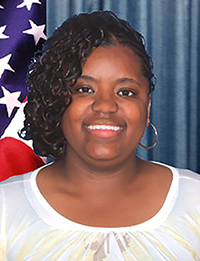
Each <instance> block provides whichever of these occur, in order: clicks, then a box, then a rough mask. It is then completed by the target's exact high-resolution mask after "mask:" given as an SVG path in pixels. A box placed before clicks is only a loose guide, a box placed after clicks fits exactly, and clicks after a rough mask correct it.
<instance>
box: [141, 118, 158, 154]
mask: <svg viewBox="0 0 200 261" xmlns="http://www.w3.org/2000/svg"><path fill="white" fill-rule="evenodd" d="M149 125H150V126H151V127H152V128H153V130H154V133H155V136H156V137H155V142H154V144H153V145H151V146H145V145H143V144H142V143H139V145H140V146H141V147H142V148H144V149H146V150H149V149H152V148H154V147H155V146H156V144H157V141H158V132H157V129H156V127H155V126H154V125H153V124H152V123H151V122H149Z"/></svg>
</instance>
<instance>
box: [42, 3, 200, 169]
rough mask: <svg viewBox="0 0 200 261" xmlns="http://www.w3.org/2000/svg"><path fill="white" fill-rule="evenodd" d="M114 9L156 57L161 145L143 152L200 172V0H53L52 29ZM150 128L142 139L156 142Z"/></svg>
mask: <svg viewBox="0 0 200 261" xmlns="http://www.w3.org/2000/svg"><path fill="white" fill-rule="evenodd" d="M94 10H111V11H113V12H115V13H116V14H117V15H118V16H119V17H120V18H123V19H126V20H128V21H129V23H130V24H131V25H132V26H133V28H135V29H136V30H138V31H139V32H141V33H142V34H143V35H144V37H145V39H146V46H147V50H148V52H149V54H150V55H151V57H152V59H153V63H154V73H155V75H156V89H155V91H154V92H153V94H152V110H151V121H152V122H153V124H154V125H155V126H156V127H157V129H158V132H159V140H158V144H157V146H156V147H155V148H154V149H152V150H149V151H146V150H144V149H142V148H138V150H137V153H138V155H139V156H140V157H142V158H144V159H147V160H156V161H157V160H158V161H161V162H164V163H168V164H171V165H175V166H177V167H180V168H189V169H192V170H194V171H198V172H200V141H199V135H200V115H199V110H200V105H199V100H200V88H199V86H200V48H199V46H200V1H199V0H167V1H166V0H152V1H149V0H123V1H122V0H121V1H120V0H104V1H103V0H57V1H53V0H48V1H47V23H48V26H47V27H48V30H47V31H48V35H51V33H52V32H53V31H54V29H55V28H56V27H58V26H59V25H60V24H61V23H62V22H63V21H64V20H66V19H67V18H68V17H70V16H71V15H73V14H77V13H80V12H92V11H94ZM154 138H155V137H154V134H153V131H152V130H151V128H147V130H146V133H145V135H144V138H143V140H142V142H143V143H144V144H145V145H151V144H152V143H153V142H154Z"/></svg>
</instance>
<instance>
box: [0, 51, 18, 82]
mask: <svg viewBox="0 0 200 261" xmlns="http://www.w3.org/2000/svg"><path fill="white" fill-rule="evenodd" d="M11 56H12V54H11V53H10V54H8V55H6V56H4V57H3V58H1V59H0V78H1V76H2V74H3V72H4V70H9V71H11V72H15V71H14V70H13V68H12V67H11V66H10V65H9V64H8V63H9V60H10V58H11Z"/></svg>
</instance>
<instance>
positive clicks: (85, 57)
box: [0, 11, 200, 261]
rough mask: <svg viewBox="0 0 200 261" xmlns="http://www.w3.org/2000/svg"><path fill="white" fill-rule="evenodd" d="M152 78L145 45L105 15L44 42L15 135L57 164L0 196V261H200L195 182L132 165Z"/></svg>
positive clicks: (71, 24)
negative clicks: (26, 138)
mask: <svg viewBox="0 0 200 261" xmlns="http://www.w3.org/2000/svg"><path fill="white" fill-rule="evenodd" d="M153 78H154V75H153V72H152V63H151V59H150V57H149V56H148V54H147V53H146V50H145V46H144V43H143V38H142V36H141V35H140V34H139V33H138V32H136V31H135V30H134V29H132V28H131V27H130V25H129V24H128V23H127V22H126V21H124V20H121V19H119V18H117V17H116V16H115V15H114V14H113V13H111V12H107V11H106V12H94V13H91V14H80V15H78V16H74V17H72V18H70V19H68V20H67V21H65V22H64V23H63V25H61V27H60V28H58V29H57V30H56V31H55V33H54V34H53V35H52V37H50V38H49V39H48V40H47V42H46V43H45V45H44V48H43V50H42V52H41V54H37V56H36V59H35V63H34V64H33V65H32V68H31V70H30V75H29V85H30V92H29V101H28V104H27V106H26V108H25V113H26V120H25V127H24V129H23V130H22V131H23V132H26V133H27V134H28V136H29V137H30V138H32V139H33V141H34V145H35V146H36V147H37V148H39V150H40V151H41V155H45V156H50V157H52V158H54V159H55V161H54V163H52V164H49V165H48V166H45V167H43V168H40V169H37V170H35V171H34V172H31V173H28V174H26V175H22V176H18V177H13V178H11V179H10V180H8V181H5V182H3V183H2V184H1V186H0V192H1V197H0V260H20V261H21V260H37V261H38V260H39V261H40V260H41V261H42V260H60V261H62V260H63V261H66V260H70V261H71V260H72V261H73V260H74V261H75V260H76V261H77V260H94V261H95V260H96V261H101V260H102V261H103V260H112V261H121V260H145V261H148V260H181V261H184V260H185V261H186V260H187V261H189V260H200V225H199V224H200V191H199V185H200V178H199V176H198V175H197V174H195V173H193V172H191V171H188V170H179V169H176V168H174V167H171V166H167V165H164V164H162V163H156V162H147V161H144V160H142V159H139V158H138V157H137V156H136V153H135V151H136V148H137V146H138V145H139V144H140V141H141V139H142V136H143V134H144V131H145V129H146V127H147V126H148V125H149V124H150V125H151V126H152V123H150V107H151V93H152V91H153V90H154V84H153ZM172 247H173V248H172Z"/></svg>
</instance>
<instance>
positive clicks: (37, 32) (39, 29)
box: [23, 20, 47, 45]
mask: <svg viewBox="0 0 200 261" xmlns="http://www.w3.org/2000/svg"><path fill="white" fill-rule="evenodd" d="M29 22H30V25H31V29H28V30H25V31H23V33H24V34H30V35H33V37H34V41H35V45H37V43H38V42H39V40H40V38H42V39H44V40H46V39H47V37H46V35H45V34H44V29H45V24H43V25H36V24H35V23H34V22H33V21H32V20H29Z"/></svg>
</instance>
